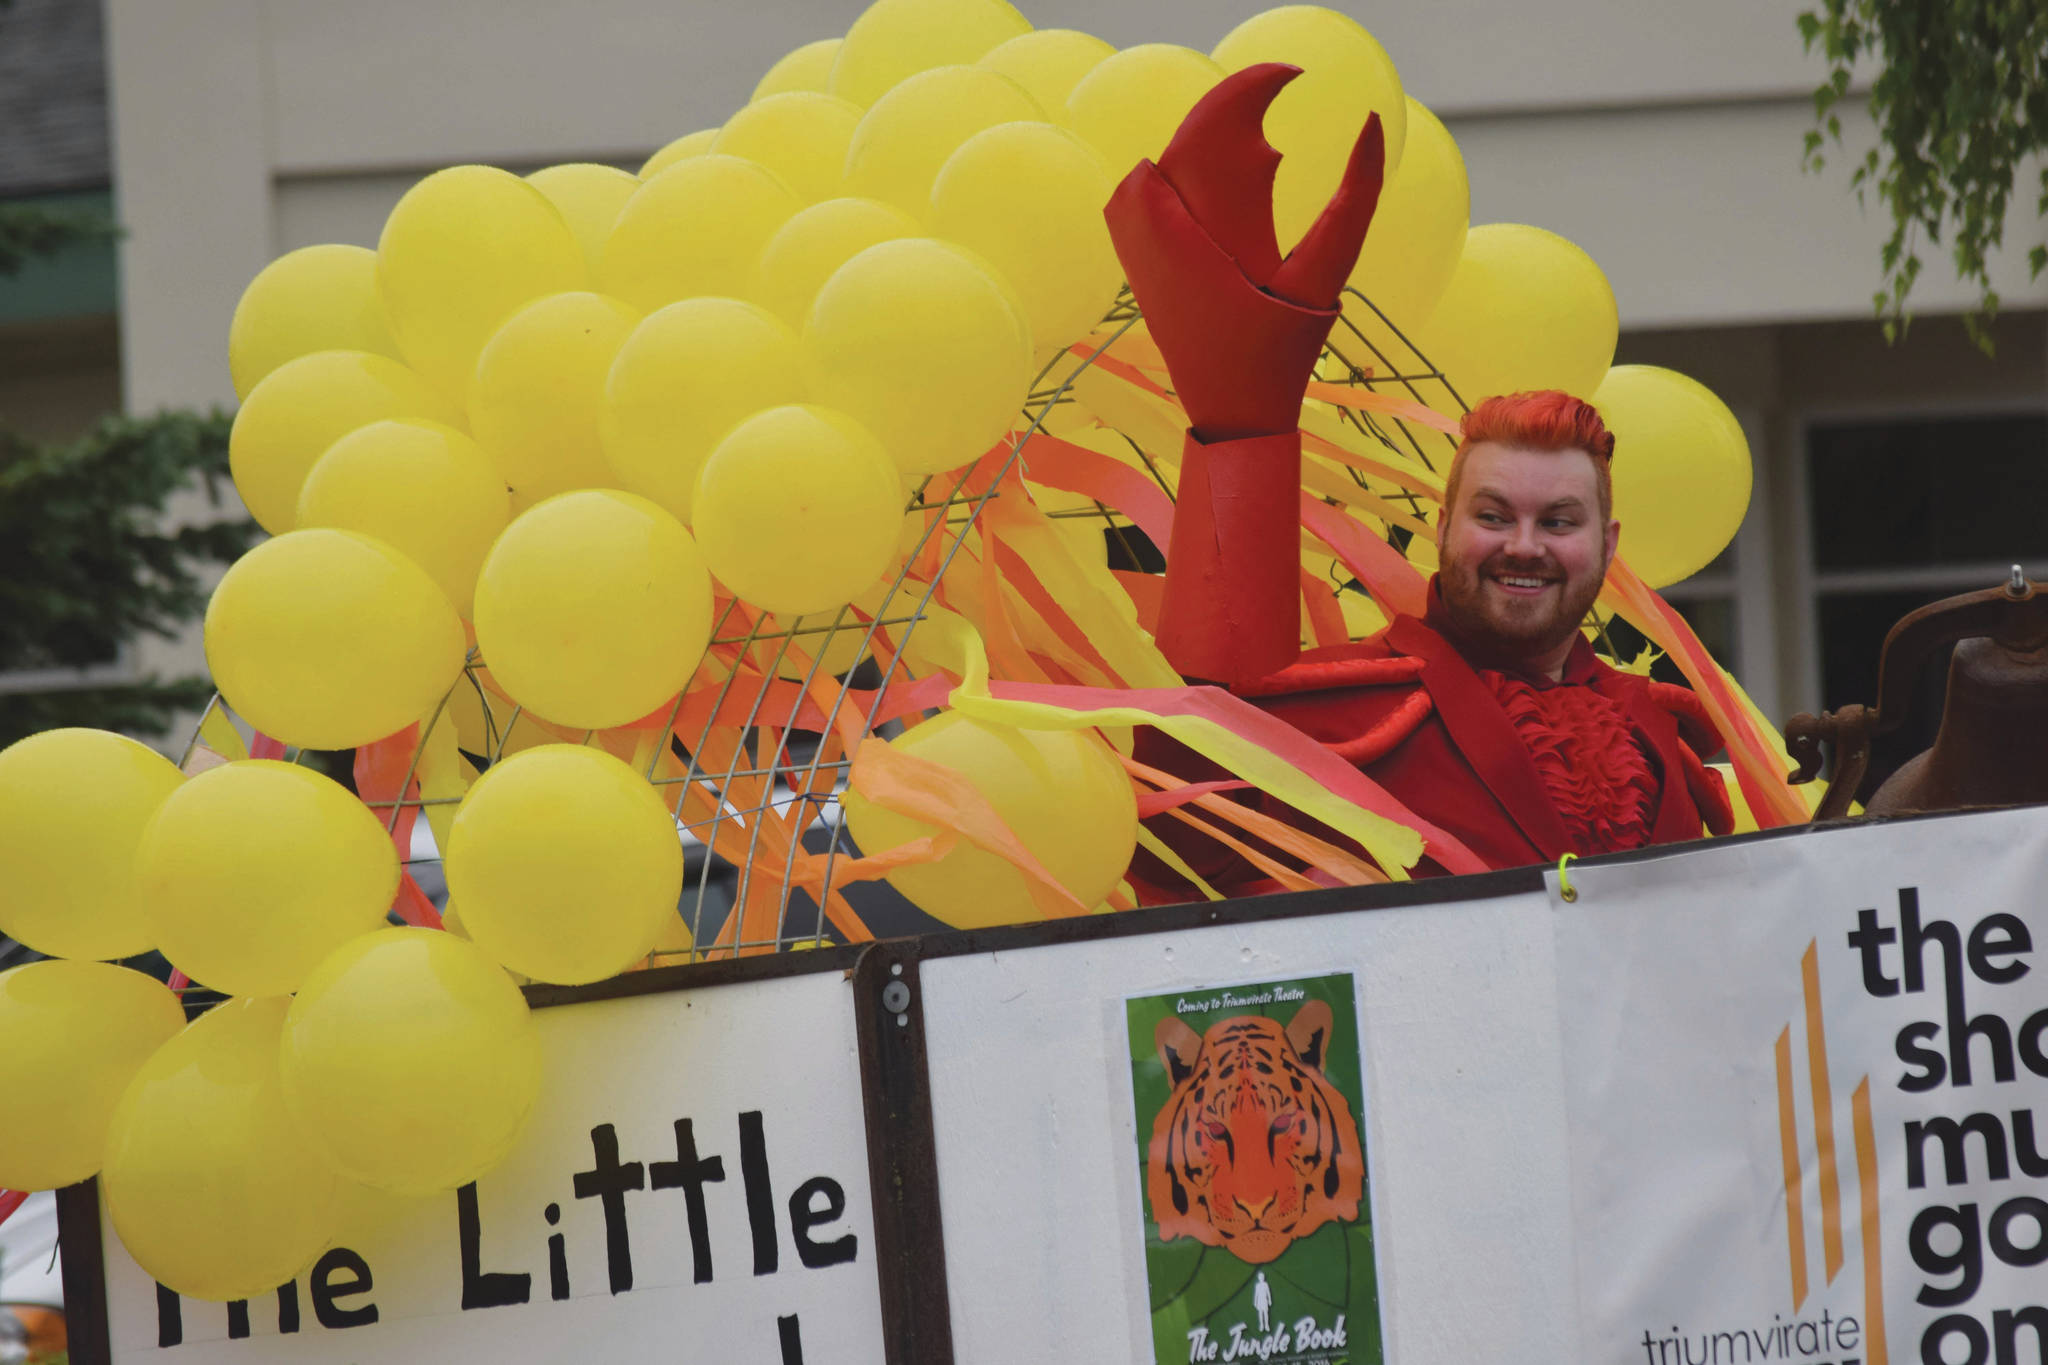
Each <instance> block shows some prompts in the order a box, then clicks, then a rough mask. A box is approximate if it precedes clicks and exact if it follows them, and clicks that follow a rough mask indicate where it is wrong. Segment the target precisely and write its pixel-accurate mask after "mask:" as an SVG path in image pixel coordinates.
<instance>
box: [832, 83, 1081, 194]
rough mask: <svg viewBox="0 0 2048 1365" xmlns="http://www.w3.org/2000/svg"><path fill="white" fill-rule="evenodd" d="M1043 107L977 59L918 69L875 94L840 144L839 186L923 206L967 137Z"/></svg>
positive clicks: (1040, 113) (1040, 114) (1039, 115)
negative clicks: (842, 182)
mask: <svg viewBox="0 0 2048 1365" xmlns="http://www.w3.org/2000/svg"><path fill="white" fill-rule="evenodd" d="M1044 118H1045V111H1044V110H1042V109H1040V108H1039V107H1038V102H1037V101H1036V100H1034V99H1032V98H1031V96H1029V95H1027V94H1025V93H1024V87H1023V86H1021V85H1019V84H1017V82H1015V81H1013V80H1011V79H1010V78H1009V77H1008V76H1003V75H998V74H997V73H996V72H993V71H989V70H985V69H984V68H982V67H978V66H940V67H934V68H933V69H932V70H930V71H921V72H919V73H918V74H917V75H915V76H912V77H911V78H910V79H908V80H906V81H904V82H903V83H902V84H901V85H899V86H897V87H896V88H895V89H894V90H891V91H890V92H889V93H888V94H886V95H884V96H882V97H881V98H880V99H878V100H876V101H875V103H874V107H873V108H871V109H869V110H868V112H867V114H866V115H865V116H864V117H863V118H862V119H861V121H860V126H859V127H857V128H855V129H854V130H853V141H852V143H851V144H850V145H849V146H848V147H847V149H846V192H847V193H848V194H853V195H861V196H864V197H866V198H869V199H880V200H883V201H885V202H887V203H891V204H894V205H896V206H897V207H898V208H901V209H905V210H908V211H909V212H910V213H912V214H920V215H921V214H923V213H924V212H925V210H926V207H927V206H928V204H929V203H930V200H931V192H932V181H933V180H935V179H936V178H937V177H938V174H939V168H940V167H941V166H943V165H945V164H946V158H947V157H949V156H951V155H952V154H953V152H954V151H955V149H957V148H958V147H959V146H960V144H961V143H963V142H965V141H966V140H967V139H968V138H970V137H972V136H974V135H975V134H976V133H978V132H980V131H981V130H982V129H984V128H992V127H994V126H995V125H996V124H998V123H1013V122H1016V121H1017V120H1019V119H1035V120H1040V121H1042V120H1043V119H1044Z"/></svg>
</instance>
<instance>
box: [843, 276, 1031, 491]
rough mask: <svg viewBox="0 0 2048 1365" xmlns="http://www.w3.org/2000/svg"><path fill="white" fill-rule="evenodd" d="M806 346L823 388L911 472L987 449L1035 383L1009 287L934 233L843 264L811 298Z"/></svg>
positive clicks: (942, 466) (932, 470) (1025, 331)
mask: <svg viewBox="0 0 2048 1365" xmlns="http://www.w3.org/2000/svg"><path fill="white" fill-rule="evenodd" d="M803 349H804V362H805V369H806V372H807V373H808V374H809V376H810V380H811V393H812V395H813V396H814V397H815V398H816V399H817V401H819V402H820V403H823V404H825V405H826V406H828V407H832V408H837V409H838V410H840V411H841V412H844V413H846V414H847V415H848V416H850V417H852V418H853V419H854V420H855V421H857V422H859V423H860V424H861V425H862V426H864V427H866V428H867V429H868V430H870V431H872V432H874V433H875V435H876V436H877V437H879V438H880V439H881V442H882V448H883V449H885V450H887V451H888V452H889V457H890V458H891V459H893V460H894V461H896V465H897V467H898V468H899V469H901V470H903V471H905V472H906V473H912V474H936V473H938V472H940V471H941V470H946V469H953V468H956V467H958V466H959V465H963V464H965V463H967V462H968V461H969V460H973V459H975V458H977V457H979V456H980V455H982V454H983V453H984V452H985V451H987V450H988V449H989V447H990V446H992V445H994V444H995V442H996V441H998V440H1000V439H1001V438H1002V436H1003V435H1004V433H1006V432H1007V431H1009V429H1010V426H1011V424H1012V422H1013V421H1014V420H1015V419H1016V417H1017V413H1018V410H1019V409H1020V408H1021V407H1022V406H1023V403H1024V398H1025V395H1026V394H1027V392H1028V391H1029V390H1030V387H1031V333H1030V329H1029V327H1028V326H1027V325H1026V323H1025V321H1024V318H1023V317H1022V316H1021V314H1020V312H1019V311H1018V307H1017V305H1016V304H1015V303H1014V302H1013V301H1012V299H1011V296H1010V293H1009V290H1008V288H1007V287H1006V286H1005V285H1004V284H1002V283H1001V282H1000V281H999V280H997V279H996V278H995V277H994V276H993V275H991V274H990V273H989V271H988V269H987V268H985V267H984V266H982V265H981V264H979V263H977V262H976V261H974V260H973V259H971V258H970V257H969V256H968V255H967V254H966V253H964V252H962V251H960V250H959V249H957V248H955V247H951V246H948V245H947V244H945V243H943V242H938V241H934V240H932V239H931V238H928V237H906V238H902V239H901V240H898V241H893V242H883V243H881V244H880V245H878V246H871V247H869V248H868V249H867V250H866V251H863V252H861V253H860V254H859V255H858V256H855V257H854V258H853V259H852V260H850V261H848V262H847V263H846V264H845V265H843V266H841V267H840V268H839V269H838V271H837V272H836V273H834V274H833V276H832V278H831V279H829V280H827V281H826V282H825V287H824V288H823V289H820V290H819V291H818V297H817V300H816V302H814V303H813V304H812V306H811V315H810V318H809V320H808V321H807V322H806V323H805V324H804V335H803Z"/></svg>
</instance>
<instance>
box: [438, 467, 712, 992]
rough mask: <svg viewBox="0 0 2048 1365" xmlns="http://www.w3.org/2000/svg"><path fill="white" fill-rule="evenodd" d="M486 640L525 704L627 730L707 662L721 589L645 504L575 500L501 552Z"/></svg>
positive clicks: (479, 634)
mask: <svg viewBox="0 0 2048 1365" xmlns="http://www.w3.org/2000/svg"><path fill="white" fill-rule="evenodd" d="M476 638H477V644H478V645H479V646H480V647H481V648H482V651H483V657H484V662H485V663H487V664H489V665H490V668H491V674H492V676H493V677H495V678H496V679H497V680H498V682H499V684H500V685H501V686H503V687H504V689H505V690H506V691H507V692H509V693H511V694H512V696H513V697H515V698H517V699H518V700H519V702H520V703H521V704H522V705H525V706H530V707H532V708H533V709H534V710H535V711H538V712H539V713H540V714H541V715H543V716H546V717H547V718H548V719H549V720H552V721H555V722H557V723H558V724H562V725H573V726H576V727H578V728H579V729H591V730H603V729H607V728H609V727H611V726H614V725H624V724H627V723H628V722H630V721H635V720H638V719H640V718H641V717H642V716H645V715H646V714H647V713H648V712H650V711H652V710H653V709H654V708H655V707H657V706H660V705H662V704H663V703H665V702H666V701H668V700H669V699H670V698H671V697H673V696H675V694H676V693H677V692H679V691H681V690H682V687H683V685H684V684H685V683H686V682H688V681H689V679H690V674H691V672H692V671H693V670H694V669H695V668H696V667H697V662H698V660H700V659H701V658H703V657H704V647H705V645H707V644H708V643H710V640H711V578H710V575H709V574H707V573H706V572H705V569H704V558H703V556H702V555H701V554H699V553H698V551H697V546H696V543H695V542H694V541H692V540H691V539H690V533H689V532H688V531H685V530H684V529H683V528H682V526H681V525H680V524H679V523H678V522H677V521H676V519H675V518H674V517H672V516H670V515H669V514H668V513H666V512H664V511H662V510H661V509H660V508H659V507H657V506H655V505H654V504H653V503H651V502H649V501H647V500H646V499H645V498H641V497H636V496H634V495H633V494H631V493H617V492H612V491H609V490H600V489H585V490H582V491H580V492H575V493H564V494H562V495H561V496H560V497H555V498H549V499H548V500H547V501H546V502H543V503H541V504H540V505H539V506H537V507H535V508H533V509H532V510H531V511H528V512H526V513H525V514H523V515H522V516H519V517H517V518H515V519H514V520H513V522H512V524H511V525H510V526H509V527H507V528H506V529H505V534H504V535H502V536H499V537H498V543H497V544H496V545H494V546H492V547H491V553H490V556H489V557H488V558H487V559H485V560H484V568H483V573H482V574H481V575H479V577H478V578H477V585H476ZM494 771H495V770H494ZM520 970H524V969H523V968H521V969H520ZM527 974H528V975H529V976H530V975H532V974H533V973H530V972H529V973H527Z"/></svg>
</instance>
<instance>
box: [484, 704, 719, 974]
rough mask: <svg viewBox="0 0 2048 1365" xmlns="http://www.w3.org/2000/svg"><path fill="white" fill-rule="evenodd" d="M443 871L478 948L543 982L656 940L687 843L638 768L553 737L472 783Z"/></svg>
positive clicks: (627, 960) (626, 956)
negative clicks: (561, 741)
mask: <svg viewBox="0 0 2048 1365" xmlns="http://www.w3.org/2000/svg"><path fill="white" fill-rule="evenodd" d="M447 872H448V890H449V894H450V895H451V896H453V897H454V898H455V899H456V900H458V901H460V902H461V903H462V919H463V924H464V927H465V928H467V929H468V931H469V935H470V937H471V938H472V939H473V940H475V942H476V945H477V946H478V947H479V948H481V949H483V950H484V951H485V952H486V953H489V954H490V955H491V956H492V957H493V958H495V959H496V960H497V961H499V962H501V963H503V964H504V965H505V966H506V967H508V968H510V969H511V970H512V971H515V972H519V973H521V974H523V975H525V976H530V977H532V978H534V979H535V980H537V981H553V982H560V983H563V984H566V985H580V984H582V983H583V982H587V981H597V980H601V979H603V978H604V977H608V976H615V975H617V974H618V973H619V972H621V971H623V970H625V968H627V967H628V966H630V965H632V964H633V963H634V962H635V961H637V960H638V959H640V958H643V957H645V956H647V954H648V953H649V952H651V951H652V950H653V948H654V945H655V944H656V943H657V942H658V941H660V939H661V937H662V934H663V933H664V931H666V930H667V929H668V927H669V921H670V920H672V919H674V918H676V904H677V901H678V899H679V898H680V897H681V895H682V889H683V845H682V841H681V839H680V838H679V837H678V835H677V833H676V825H675V820H674V818H673V817H672V816H671V815H670V814H669V810H668V807H667V806H666V805H665V804H663V801H662V798H661V796H660V795H659V794H658V793H657V792H656V790H655V789H654V788H653V787H652V786H650V785H649V784H648V782H647V780H646V779H645V778H644V777H642V776H641V775H640V774H639V773H637V772H635V771H634V770H633V769H631V768H629V767H627V766H626V765H625V764H624V763H621V762H620V761H619V760H618V759H616V758H613V757H612V756H611V755H610V754H608V753H605V752H604V751H603V750H602V749H592V748H581V747H578V746H576V745H571V744H549V745H544V746H542V747H541V748H538V749H529V750H527V751H526V752H525V753H523V754H519V755H517V756H515V757H513V758H509V759H507V760H505V761H504V762H502V763H499V764H497V765H496V766H494V767H492V768H491V770H490V771H489V772H487V773H485V774H484V775H483V776H482V777H481V778H479V779H477V782H476V785H475V786H473V787H471V788H470V789H469V794H468V795H467V796H466V797H464V798H463V802H462V806H461V808H460V809H458V810H457V811H456V813H455V831H454V833H453V834H452V835H451V836H450V838H449V841H448V850H447Z"/></svg>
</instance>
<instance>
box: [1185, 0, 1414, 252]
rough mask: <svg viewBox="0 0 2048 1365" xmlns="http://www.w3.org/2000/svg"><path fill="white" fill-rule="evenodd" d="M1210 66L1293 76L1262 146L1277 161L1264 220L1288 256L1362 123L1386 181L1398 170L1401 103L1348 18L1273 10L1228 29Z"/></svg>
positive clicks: (1393, 82)
mask: <svg viewBox="0 0 2048 1365" xmlns="http://www.w3.org/2000/svg"><path fill="white" fill-rule="evenodd" d="M1209 55H1210V56H1212V57H1214V58H1215V59H1216V63H1217V65H1219V66H1221V67H1222V68H1223V69H1224V70H1225V71H1242V70H1244V69H1245V68H1246V67H1248V66H1255V65H1257V64H1258V63H1260V62H1286V63H1288V64H1289V65H1291V66H1298V67H1300V68H1301V75H1299V76H1297V77H1295V78H1294V80H1293V82H1292V83H1291V84H1289V85H1288V87H1287V88H1286V89H1284V90H1282V91H1281V92H1280V96H1279V98H1278V99H1276V100H1274V101H1273V105H1272V107H1271V108H1270V109H1268V110H1267V111H1266V141H1267V142H1269V143H1271V144H1272V145H1273V149H1274V150H1275V151H1277V152H1279V153H1280V156H1281V162H1280V172H1279V175H1278V176H1277V177H1275V179H1274V182H1273V220H1274V227H1275V228H1276V230H1277V231H1278V233H1279V237H1280V249H1281V250H1282V251H1288V250H1291V249H1292V248H1293V246H1294V244H1295V242H1297V241H1299V240H1300V239H1301V234H1302V233H1304V232H1306V231H1307V230H1308V227H1309V224H1311V223H1313V222H1314V221H1315V220H1316V215H1317V214H1319V213H1321V212H1322V210H1323V205H1324V204H1326V203H1328V202H1329V199H1330V196H1331V195H1332V194H1334V193H1336V190H1337V184H1338V182H1339V181H1340V180H1341V179H1342V178H1343V175H1344V167H1345V164H1346V163H1347V162H1348V161H1349V160H1350V158H1351V147H1352V144H1353V143H1354V142H1356V141H1357V140H1358V134H1359V131H1360V130H1361V129H1363V128H1364V127H1365V121H1366V118H1367V116H1368V115H1370V114H1375V113H1377V114H1378V115H1379V116H1380V131H1381V132H1382V133H1383V134H1384V135H1385V136H1386V142H1387V174H1388V175H1389V176H1392V175H1394V174H1395V172H1396V171H1397V170H1398V169H1399V167H1400V165H1401V157H1402V148H1403V147H1404V145H1405V142H1406V137H1407V129H1408V101H1407V97H1406V96H1404V95H1403V94H1402V93H1401V78H1400V76H1398V75H1397V74H1395V71H1394V62H1393V59H1392V58H1390V57H1388V56H1387V50H1386V49H1385V48H1383V47H1381V46H1380V45H1379V41H1378V40H1377V39H1375V38H1374V37H1373V36H1372V35H1371V34H1370V33H1367V32H1366V31H1365V29H1364V28H1363V27H1361V26H1360V25H1359V23H1358V21H1357V20H1355V19H1353V18H1352V17H1351V16H1350V15H1348V14H1340V13H1338V12H1337V11H1336V10H1333V9H1325V8H1323V7H1322V6H1321V5H1282V6H1280V7H1279V8H1277V9H1269V10H1266V11H1265V12H1263V13H1261V14H1255V15H1253V16H1252V17H1251V18H1249V19H1247V20H1245V21H1244V22H1243V23H1241V24H1239V25H1238V26H1237V27H1236V28H1234V29H1232V30H1231V31H1230V33H1229V34H1228V36H1226V37H1225V38H1224V39H1223V41H1222V42H1220V43H1218V44H1216V47H1215V50H1214V51H1212V52H1211V53H1210V54H1209Z"/></svg>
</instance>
